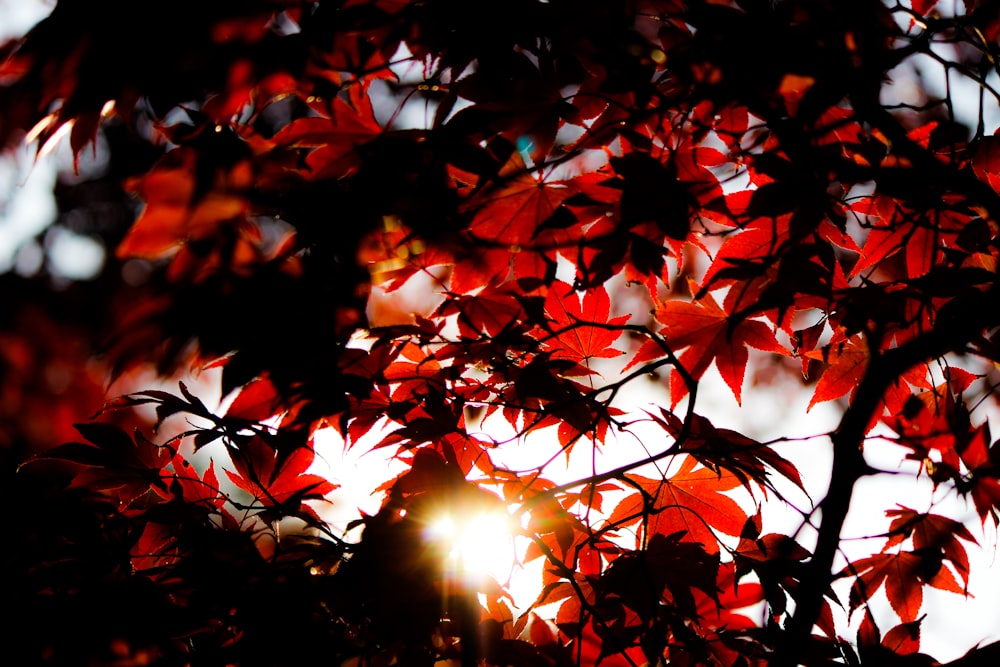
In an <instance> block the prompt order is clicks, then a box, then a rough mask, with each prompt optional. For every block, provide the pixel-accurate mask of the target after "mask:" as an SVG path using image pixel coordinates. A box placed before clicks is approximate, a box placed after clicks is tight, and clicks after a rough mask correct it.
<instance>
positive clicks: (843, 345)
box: [805, 334, 868, 410]
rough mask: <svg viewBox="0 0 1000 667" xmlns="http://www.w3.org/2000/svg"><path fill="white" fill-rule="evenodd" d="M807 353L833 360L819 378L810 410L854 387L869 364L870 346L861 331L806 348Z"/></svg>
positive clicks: (814, 357)
mask: <svg viewBox="0 0 1000 667" xmlns="http://www.w3.org/2000/svg"><path fill="white" fill-rule="evenodd" d="M805 356H807V357H809V358H810V359H817V360H820V361H825V362H827V364H829V365H828V366H827V367H826V369H825V370H824V371H823V374H822V375H821V376H820V378H819V381H817V382H816V390H815V391H814V392H813V396H812V400H810V401H809V406H808V407H807V408H806V410H810V409H812V407H813V406H814V405H816V404H817V403H822V402H823V401H832V400H834V399H837V398H840V397H841V396H843V395H844V394H846V393H848V392H850V391H853V390H854V389H855V388H856V387H857V386H858V382H860V381H861V377H862V376H863V375H864V373H865V369H866V368H867V367H868V346H867V345H866V344H865V341H864V339H863V337H862V335H861V334H858V335H856V336H854V337H852V338H850V339H848V340H842V341H840V342H839V343H831V344H830V345H827V346H826V347H824V348H822V349H820V350H813V351H810V352H806V353H805Z"/></svg>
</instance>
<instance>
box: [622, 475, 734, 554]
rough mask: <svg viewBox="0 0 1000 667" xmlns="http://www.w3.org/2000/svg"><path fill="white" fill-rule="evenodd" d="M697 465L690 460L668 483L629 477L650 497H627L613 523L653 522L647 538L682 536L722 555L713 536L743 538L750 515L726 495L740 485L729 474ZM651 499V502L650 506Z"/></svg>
mask: <svg viewBox="0 0 1000 667" xmlns="http://www.w3.org/2000/svg"><path fill="white" fill-rule="evenodd" d="M696 465H697V460H696V459H695V458H693V457H691V456H687V457H685V458H684V462H683V463H682V464H681V467H680V469H679V470H678V471H677V472H676V473H675V474H674V475H672V476H671V477H669V478H663V479H650V478H648V477H643V476H642V475H628V478H629V479H630V480H631V481H632V482H634V483H635V484H637V485H639V486H640V487H641V488H642V490H643V491H644V492H645V493H642V492H637V493H633V494H631V495H629V496H626V497H625V498H624V499H623V500H622V501H621V502H619V503H618V506H617V507H615V509H614V511H613V512H612V513H611V516H610V517H609V518H608V523H609V524H611V525H614V526H615V527H620V528H624V527H626V526H629V525H632V524H635V523H638V522H639V521H641V520H642V519H643V518H644V517H648V523H647V527H646V529H647V531H648V533H650V534H660V535H672V534H674V533H678V532H681V533H684V535H685V536H684V538H683V539H684V540H685V541H690V542H698V543H701V545H702V546H703V547H704V549H705V550H706V551H708V552H709V553H717V552H718V550H719V546H718V538H717V537H716V535H715V532H714V531H716V530H717V531H719V532H722V533H725V534H727V535H739V533H740V530H741V529H742V527H743V523H744V522H745V521H746V513H745V512H744V511H743V509H742V508H741V507H740V506H739V504H738V503H737V502H736V501H735V500H733V499H732V498H730V497H729V496H727V495H725V492H726V491H730V490H732V489H734V488H736V487H737V486H739V484H740V480H739V478H738V477H737V476H736V475H734V474H732V473H730V472H726V471H721V472H718V473H716V472H714V471H712V470H710V469H708V468H705V467H697V468H696V467H695V466H696ZM647 498H652V501H651V502H649V503H648V504H647Z"/></svg>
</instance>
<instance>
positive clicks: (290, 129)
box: [272, 85, 382, 180]
mask: <svg viewBox="0 0 1000 667" xmlns="http://www.w3.org/2000/svg"><path fill="white" fill-rule="evenodd" d="M349 91H350V94H349V98H348V99H346V100H345V99H344V98H342V97H335V98H334V99H333V101H332V103H331V105H330V107H329V109H326V110H325V111H327V112H328V113H327V114H326V115H323V116H309V117H306V118H300V119H298V120H294V121H292V122H291V123H289V124H288V125H286V126H285V127H284V128H282V130H281V131H280V132H278V134H276V135H275V136H274V138H273V139H272V141H273V143H274V144H276V145H278V146H285V147H287V148H292V149H305V150H307V151H308V154H307V155H306V160H305V161H306V165H307V166H308V167H309V170H310V175H311V177H312V178H314V179H316V180H322V179H324V178H340V177H343V176H345V175H347V174H349V173H350V172H351V171H352V170H354V169H355V168H356V167H357V165H358V164H360V161H361V156H360V155H359V153H358V152H357V148H358V146H360V145H362V144H365V143H367V142H369V141H371V140H372V139H374V138H375V137H377V136H378V135H379V134H380V133H381V132H382V126H381V125H379V123H378V121H376V120H375V113H374V110H373V109H372V103H371V98H369V96H368V86H367V85H354V86H350V87H349Z"/></svg>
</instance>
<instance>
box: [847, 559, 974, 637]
mask: <svg viewBox="0 0 1000 667" xmlns="http://www.w3.org/2000/svg"><path fill="white" fill-rule="evenodd" d="M849 570H850V572H852V573H854V574H856V575H857V579H856V580H855V581H854V584H853V586H851V594H850V608H851V610H852V611H853V610H855V609H857V608H858V607H859V606H860V605H861V604H863V603H864V602H865V601H866V600H868V599H870V598H871V597H872V595H874V594H875V592H876V591H878V589H879V588H881V586H882V584H885V594H886V597H887V598H888V599H889V604H890V605H891V606H892V610H893V611H894V612H896V614H897V615H898V616H899V618H900V620H902V621H903V622H904V623H910V622H912V621H915V620H916V619H917V614H919V612H920V605H921V604H922V603H923V596H924V586H931V587H933V588H937V589H939V590H943V591H951V592H952V593H962V592H964V591H963V590H962V587H961V586H960V585H959V584H958V581H956V580H955V575H954V574H952V572H951V570H949V569H948V568H946V567H944V566H942V564H941V558H940V555H939V554H936V553H933V552H931V553H926V552H924V553H918V552H915V551H902V552H900V553H881V554H875V555H874V556H869V557H868V558H862V559H861V560H857V561H855V562H853V563H851V565H850V566H849ZM845 573H846V571H845Z"/></svg>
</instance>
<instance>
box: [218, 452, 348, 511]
mask: <svg viewBox="0 0 1000 667" xmlns="http://www.w3.org/2000/svg"><path fill="white" fill-rule="evenodd" d="M280 454H281V453H280V452H279V451H278V450H277V449H275V448H274V447H273V446H271V445H270V444H268V443H267V442H266V441H265V440H264V438H262V437H260V436H254V437H253V438H251V439H250V440H248V441H246V442H245V443H243V444H242V445H241V446H240V447H239V448H238V449H236V448H231V449H230V458H231V459H232V462H233V466H235V468H236V470H235V471H230V470H227V471H226V475H227V476H228V477H229V479H230V481H232V482H233V484H235V485H236V486H238V487H239V488H241V489H243V490H244V491H246V492H247V493H249V494H250V495H252V496H253V497H254V498H255V499H256V500H257V501H259V502H260V503H261V504H262V505H263V506H264V507H267V508H272V509H275V510H277V511H279V512H281V513H283V514H289V515H294V514H297V513H302V514H304V515H305V516H307V517H310V518H313V519H318V518H319V517H318V515H316V512H315V511H314V510H313V509H312V508H310V507H309V506H308V505H303V504H302V501H303V500H308V499H321V498H323V496H325V495H326V494H328V493H330V492H331V491H333V490H334V489H336V488H337V487H338V485H337V484H334V483H333V482H330V481H329V480H327V479H326V478H324V477H321V476H319V475H315V474H309V473H306V470H308V469H309V466H311V465H312V462H313V459H314V458H315V453H314V452H313V450H312V448H311V447H297V448H295V449H294V450H293V451H291V452H290V453H288V454H287V455H286V456H281V455H280Z"/></svg>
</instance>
